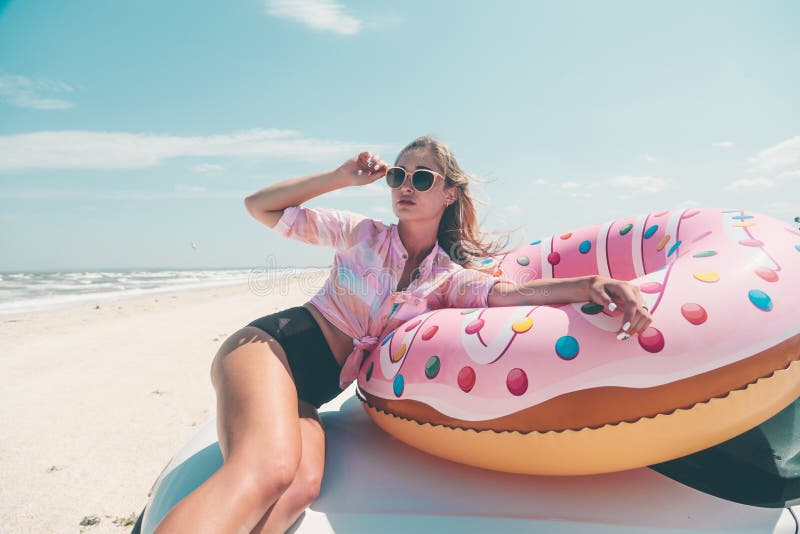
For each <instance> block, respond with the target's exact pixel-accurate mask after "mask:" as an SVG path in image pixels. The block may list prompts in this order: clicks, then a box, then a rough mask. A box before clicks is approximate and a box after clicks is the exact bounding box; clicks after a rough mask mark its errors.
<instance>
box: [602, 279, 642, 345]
mask: <svg viewBox="0 0 800 534" xmlns="http://www.w3.org/2000/svg"><path fill="white" fill-rule="evenodd" d="M589 299H590V300H591V301H592V302H595V303H597V304H600V305H601V306H603V308H606V309H609V310H611V311H612V312H613V311H614V310H615V309H620V310H622V312H623V313H622V327H621V328H620V329H619V330H618V331H617V339H620V340H626V339H628V338H629V337H630V336H633V335H635V334H639V333H640V332H642V331H644V329H645V328H647V327H648V326H649V325H650V323H651V322H653V318H652V317H651V316H650V310H648V309H647V308H646V307H645V305H644V297H642V293H641V292H640V291H639V286H637V285H634V284H631V283H629V282H626V281H624V280H617V279H615V278H609V277H607V276H601V275H594V276H592V277H591V279H590V284H589Z"/></svg>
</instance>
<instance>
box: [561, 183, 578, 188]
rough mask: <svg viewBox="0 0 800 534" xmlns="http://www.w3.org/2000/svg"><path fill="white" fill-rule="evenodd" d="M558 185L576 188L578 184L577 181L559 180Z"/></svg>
mask: <svg viewBox="0 0 800 534" xmlns="http://www.w3.org/2000/svg"><path fill="white" fill-rule="evenodd" d="M559 185H560V186H561V189H577V188H578V185H579V184H578V182H561V183H560V184H559Z"/></svg>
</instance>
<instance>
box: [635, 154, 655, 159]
mask: <svg viewBox="0 0 800 534" xmlns="http://www.w3.org/2000/svg"><path fill="white" fill-rule="evenodd" d="M639 159H641V160H643V161H655V160H656V158H654V157H653V156H651V155H650V154H642V155H641V156H639Z"/></svg>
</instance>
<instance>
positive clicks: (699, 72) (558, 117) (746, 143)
mask: <svg viewBox="0 0 800 534" xmlns="http://www.w3.org/2000/svg"><path fill="white" fill-rule="evenodd" d="M797 27H800V3H798V2H794V1H786V2H776V1H758V2H756V1H753V2H727V1H725V2H723V1H719V2H711V1H703V2H661V3H658V4H656V3H647V2H633V1H631V2H628V1H625V2H620V1H614V2H588V1H586V2H532V1H531V2H529V1H515V2H511V1H497V2H491V3H487V2H478V1H455V0H451V1H437V2H421V1H406V0H404V1H402V2H376V1H366V0H365V1H348V0H340V1H332V0H328V1H324V0H305V1H303V2H290V1H286V0H284V1H267V0H247V1H245V0H235V1H231V2H224V3H221V2H196V1H194V2H189V1H186V0H171V1H169V2H155V1H152V0H143V1H137V2H108V1H107V0H78V1H75V2H55V1H46V0H38V1H36V2H23V1H21V0H11V1H3V0H0V247H2V248H0V250H2V254H0V271H25V270H56V269H97V268H114V267H120V268H159V267H179V268H192V267H198V268H199V267H242V268H252V267H259V266H265V265H268V266H269V265H271V266H277V265H287V266H288V265H295V266H313V265H317V266H322V265H329V264H330V262H331V259H332V250H331V249H326V248H322V247H315V246H311V245H305V244H302V243H297V242H293V241H289V240H286V239H283V238H281V237H279V236H277V235H275V234H273V232H272V231H271V230H270V229H269V228H267V227H266V226H264V225H262V224H260V223H258V222H257V221H255V220H253V219H252V218H251V217H250V216H249V215H248V214H247V212H246V211H245V209H244V207H243V199H244V197H245V196H247V195H248V194H250V193H252V192H254V191H256V190H258V189H261V188H262V187H265V186H266V185H269V184H271V183H274V182H276V181H279V180H282V179H285V178H291V177H295V176H300V175H306V174H311V173H315V172H320V171H323V170H329V169H334V168H336V167H337V166H338V165H340V164H341V163H342V162H343V161H345V160H346V159H348V158H349V157H351V156H353V155H355V154H357V153H358V152H360V151H363V150H372V151H373V152H376V153H378V154H379V155H380V156H381V157H382V158H383V159H385V160H386V161H389V162H391V161H393V160H394V158H395V156H396V154H397V152H398V151H399V149H400V148H401V147H402V146H404V145H405V144H406V143H408V142H409V141H411V140H412V139H414V138H415V137H417V136H419V135H424V134H431V135H435V136H437V137H440V138H441V139H443V140H444V141H445V142H447V143H449V145H450V147H451V148H452V150H453V152H454V153H455V155H456V156H457V157H458V158H459V162H460V163H461V165H462V167H464V168H465V169H466V170H468V171H469V172H471V173H473V174H474V175H476V176H477V177H479V178H482V179H483V180H486V181H487V183H484V184H480V185H479V186H476V187H474V188H473V193H474V194H475V195H476V196H478V197H479V198H482V199H483V200H485V201H487V202H488V204H487V205H481V206H480V208H479V209H480V211H479V214H480V216H481V217H482V218H483V220H484V224H483V228H484V229H485V230H492V231H498V230H504V229H509V228H516V227H521V228H520V229H519V230H517V231H516V232H515V233H514V234H513V238H512V243H514V244H522V243H523V242H525V241H527V240H532V239H536V238H540V237H544V236H549V235H551V234H554V233H563V232H566V231H569V230H572V229H577V228H580V227H583V226H586V225H590V224H594V223H599V222H604V221H607V220H610V219H614V218H619V217H626V216H629V215H632V214H637V213H646V212H651V211H659V210H664V209H681V208H685V207H692V206H697V207H705V206H708V207H726V208H744V209H748V210H752V211H756V212H760V213H764V214H768V215H772V216H775V217H779V218H781V219H784V220H786V221H790V220H791V219H792V218H793V217H794V216H797V215H800V106H798V97H797V95H798V88H799V87H800V37H798V35H800V32H797V31H796V29H797ZM308 205H310V206H330V207H334V208H340V209H348V210H352V211H357V212H360V213H365V214H368V215H370V216H373V217H375V218H380V219H383V220H385V221H387V222H394V221H396V218H395V217H394V215H393V214H392V211H391V204H390V194H389V190H388V188H387V187H386V186H385V184H384V182H383V181H379V182H376V183H375V184H372V186H369V187H361V188H353V187H350V188H345V189H343V190H340V191H336V192H333V193H329V194H326V195H323V196H321V197H318V198H315V199H312V200H311V201H309V202H308ZM192 242H194V243H196V244H197V248H196V249H194V248H192V246H191V244H192Z"/></svg>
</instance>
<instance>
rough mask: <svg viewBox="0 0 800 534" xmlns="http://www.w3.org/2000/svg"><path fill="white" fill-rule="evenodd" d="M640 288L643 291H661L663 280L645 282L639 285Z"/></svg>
mask: <svg viewBox="0 0 800 534" xmlns="http://www.w3.org/2000/svg"><path fill="white" fill-rule="evenodd" d="M639 290H640V291H641V292H642V293H660V292H661V282H645V283H644V284H642V285H640V286H639Z"/></svg>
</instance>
